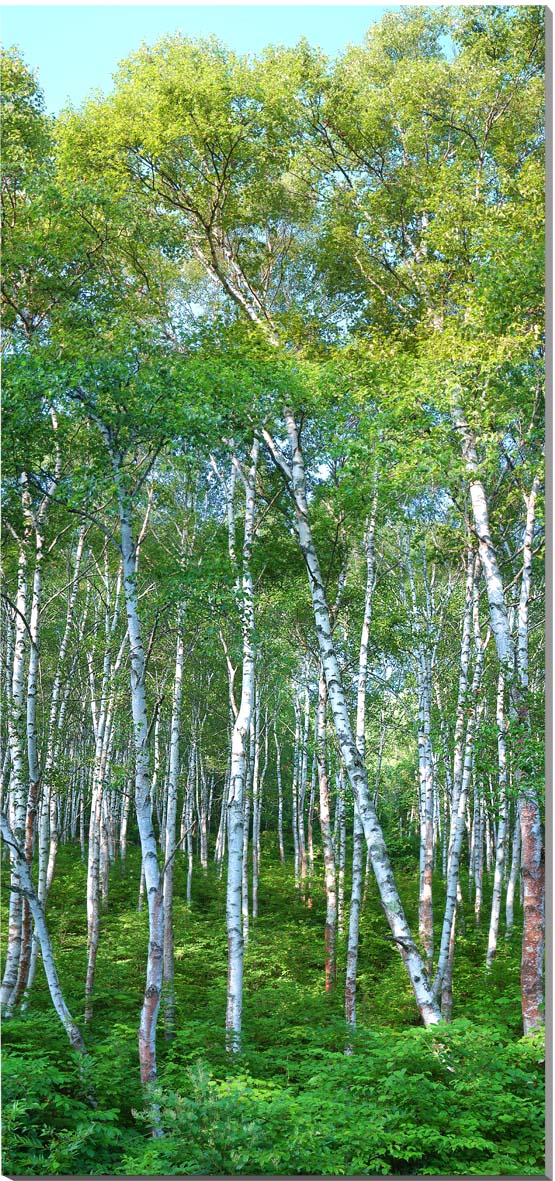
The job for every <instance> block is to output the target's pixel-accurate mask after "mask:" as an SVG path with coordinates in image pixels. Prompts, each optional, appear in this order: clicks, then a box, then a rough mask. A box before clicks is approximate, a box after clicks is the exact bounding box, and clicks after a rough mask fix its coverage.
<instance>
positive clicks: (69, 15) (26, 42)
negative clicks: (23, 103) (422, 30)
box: [1, 4, 396, 113]
mask: <svg viewBox="0 0 555 1181" xmlns="http://www.w3.org/2000/svg"><path fill="white" fill-rule="evenodd" d="M388 7H389V8H393V7H396V5H390V6H386V7H383V6H381V7H380V6H378V5H361V4H342V5H339V4H338V5H334V4H332V5H327V4H313V5H302V4H286V5H265V4H253V5H235V4H231V5H212V4H202V5H186V4H183V5H180V4H176V5H140V4H127V5H111V4H104V5H88V4H83V5H80V4H69V5H61V4H60V5H50V4H45V5H27V4H14V5H10V4H5V5H3V6H2V8H1V13H2V42H3V44H4V45H5V46H9V45H14V44H15V45H18V46H19V48H20V49H21V51H22V53H23V57H24V58H25V60H26V62H27V64H28V65H29V66H31V67H32V68H33V69H35V70H37V71H38V77H39V82H40V85H41V87H42V89H43V91H44V94H45V98H46V104H47V108H48V110H49V111H51V112H52V113H56V112H57V111H59V110H60V109H61V107H63V106H64V105H65V104H66V103H67V102H68V101H69V102H71V103H72V104H79V103H80V102H81V101H82V99H83V98H84V97H85V96H86V95H87V94H88V93H89V91H90V90H93V89H96V88H98V89H100V90H103V91H107V90H109V89H110V86H111V77H112V74H113V71H114V70H115V68H116V66H117V63H118V62H119V61H121V60H122V58H124V57H127V56H128V54H130V53H133V51H134V50H135V49H137V48H138V46H139V45H140V43H141V41H146V42H147V43H152V42H153V41H155V40H157V38H158V37H161V36H162V35H163V34H164V33H172V32H175V31H177V30H181V31H182V32H183V33H185V34H186V35H188V36H192V37H197V36H206V35H207V34H209V33H215V34H216V35H217V36H218V37H220V38H221V40H222V41H224V42H225V43H226V44H227V45H229V46H230V47H231V48H232V49H235V50H238V51H240V52H250V51H252V52H254V53H256V52H258V51H259V50H261V49H262V48H263V47H264V46H265V45H268V44H270V43H271V42H272V43H274V44H275V43H278V44H282V45H294V44H295V43H296V42H297V41H298V40H299V38H300V37H303V36H304V37H307V38H308V40H309V41H310V42H311V43H312V44H314V45H319V46H321V48H322V49H323V50H324V51H325V52H326V53H328V54H330V55H334V54H336V53H338V52H340V51H341V50H342V49H343V48H344V46H345V45H346V44H347V43H348V42H355V43H356V42H359V41H360V40H361V39H362V37H363V35H364V32H365V30H366V29H367V28H368V26H369V25H370V24H372V23H373V22H374V21H376V20H379V19H380V17H381V16H382V15H383V13H384V12H385V11H386V10H387V8H388Z"/></svg>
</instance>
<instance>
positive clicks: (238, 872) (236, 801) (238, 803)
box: [226, 441, 258, 1052]
mask: <svg viewBox="0 0 555 1181" xmlns="http://www.w3.org/2000/svg"><path fill="white" fill-rule="evenodd" d="M257 463H258V443H257V442H256V441H255V442H254V443H253V446H252V450H251V466H250V469H249V473H248V479H247V482H246V488H245V525H244V536H243V555H242V556H243V564H242V576H241V624H242V634H243V675H242V684H241V703H240V706H239V711H238V713H237V717H236V719H235V724H234V726H233V733H232V739H231V776H230V784H229V800H228V821H227V832H228V873H227V894H226V923H227V945H228V973H227V1006H226V1037H227V1047H228V1049H229V1050H230V1051H232V1052H238V1051H239V1050H240V1048H241V1025H242V1013H243V929H242V914H241V900H242V899H241V895H242V877H243V793H244V786H245V763H246V742H247V739H248V735H249V731H250V725H251V716H252V710H253V699H254V646H253V633H254V593H253V581H252V572H251V554H252V544H253V536H254V517H255V484H256V468H257Z"/></svg>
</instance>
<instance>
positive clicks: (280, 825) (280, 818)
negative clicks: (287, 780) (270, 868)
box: [274, 714, 285, 865]
mask: <svg viewBox="0 0 555 1181" xmlns="http://www.w3.org/2000/svg"><path fill="white" fill-rule="evenodd" d="M274 742H275V747H276V779H277V790H278V821H277V824H278V847H279V859H280V861H281V864H282V865H284V864H285V848H284V844H283V785H282V779H281V746H280V744H279V741H278V736H277V728H276V716H275V714H274Z"/></svg>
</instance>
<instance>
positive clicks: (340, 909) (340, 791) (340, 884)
mask: <svg viewBox="0 0 555 1181" xmlns="http://www.w3.org/2000/svg"><path fill="white" fill-rule="evenodd" d="M337 811H338V819H339V826H338V827H339V833H338V838H339V839H338V846H337V847H338V856H337V933H338V935H342V934H343V915H344V910H345V860H346V851H347V829H346V820H345V776H344V774H343V769H341V771H340V772H339V775H338V777H337Z"/></svg>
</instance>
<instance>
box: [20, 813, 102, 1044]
mask: <svg viewBox="0 0 555 1181" xmlns="http://www.w3.org/2000/svg"><path fill="white" fill-rule="evenodd" d="M0 830H1V833H2V839H3V841H4V842H5V844H6V845H7V846H8V848H9V850H10V857H11V859H12V861H13V862H14V863H15V864H16V865H17V871H18V880H19V882H20V889H21V890H22V891H23V892H24V896H25V898H26V899H27V901H28V902H29V906H30V907H31V913H32V916H33V922H34V924H35V931H36V933H37V938H38V940H39V943H40V949H41V954H42V963H43V967H44V973H45V976H46V980H47V983H48V988H49V991H50V997H51V1000H52V1004H53V1006H54V1009H55V1011H56V1013H57V1015H58V1017H59V1019H60V1021H61V1023H62V1025H63V1027H64V1029H65V1031H66V1034H67V1036H68V1040H69V1042H70V1045H71V1047H72V1049H74V1050H75V1051H76V1052H77V1053H78V1054H81V1055H84V1054H85V1053H86V1050H85V1043H84V1041H83V1038H82V1036H81V1033H80V1031H79V1029H78V1027H77V1025H76V1024H75V1022H74V1020H73V1018H72V1016H71V1013H70V1011H69V1009H68V1007H67V1005H66V1002H65V1000H64V996H63V993H62V989H61V986H60V980H59V977H58V973H57V970H56V964H55V961H54V955H53V952H52V943H51V941H50V935H49V933H48V928H47V926H46V919H45V917H44V911H43V909H42V906H41V905H40V902H39V900H38V898H37V895H36V892H35V888H34V886H33V882H32V880H31V875H30V872H29V867H28V866H27V863H26V860H25V854H24V852H23V849H22V848H21V846H20V845H19V843H18V841H17V840H16V838H15V835H14V833H13V832H12V830H11V828H10V825H9V823H8V820H7V817H6V816H5V814H4V813H3V812H0Z"/></svg>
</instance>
